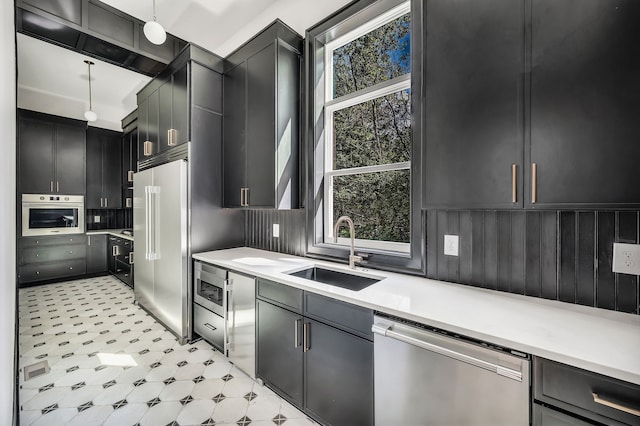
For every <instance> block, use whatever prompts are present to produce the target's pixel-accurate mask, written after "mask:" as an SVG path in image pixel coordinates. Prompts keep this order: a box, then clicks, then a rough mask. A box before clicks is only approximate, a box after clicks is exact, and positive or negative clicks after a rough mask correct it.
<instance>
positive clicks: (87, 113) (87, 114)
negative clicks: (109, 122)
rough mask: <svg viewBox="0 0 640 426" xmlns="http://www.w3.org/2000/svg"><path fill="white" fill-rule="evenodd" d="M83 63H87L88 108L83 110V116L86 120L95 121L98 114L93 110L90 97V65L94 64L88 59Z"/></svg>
mask: <svg viewBox="0 0 640 426" xmlns="http://www.w3.org/2000/svg"><path fill="white" fill-rule="evenodd" d="M84 63H85V64H87V67H88V68H89V109H88V110H86V111H85V112H84V118H86V119H87V121H96V120H97V119H98V114H96V113H95V112H93V103H92V99H91V65H95V64H94V63H93V62H91V61H88V60H87V61H84Z"/></svg>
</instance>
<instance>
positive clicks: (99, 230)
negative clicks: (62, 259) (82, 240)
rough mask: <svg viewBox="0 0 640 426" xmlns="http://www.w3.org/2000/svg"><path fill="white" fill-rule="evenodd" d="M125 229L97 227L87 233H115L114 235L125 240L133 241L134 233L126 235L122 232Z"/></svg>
mask: <svg viewBox="0 0 640 426" xmlns="http://www.w3.org/2000/svg"><path fill="white" fill-rule="evenodd" d="M123 229H126V228H121V229H96V230H93V231H87V232H86V234H87V235H105V234H106V235H113V236H114V237H120V238H123V239H125V240H129V241H133V235H125V234H123V233H122V231H123Z"/></svg>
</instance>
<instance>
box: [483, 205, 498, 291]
mask: <svg viewBox="0 0 640 426" xmlns="http://www.w3.org/2000/svg"><path fill="white" fill-rule="evenodd" d="M483 287H485V288H491V289H494V290H496V289H497V288H498V213H497V212H495V211H486V212H484V285H483Z"/></svg>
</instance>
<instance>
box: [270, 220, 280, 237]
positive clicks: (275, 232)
mask: <svg viewBox="0 0 640 426" xmlns="http://www.w3.org/2000/svg"><path fill="white" fill-rule="evenodd" d="M272 235H273V238H279V237H280V224H278V223H274V224H273V231H272Z"/></svg>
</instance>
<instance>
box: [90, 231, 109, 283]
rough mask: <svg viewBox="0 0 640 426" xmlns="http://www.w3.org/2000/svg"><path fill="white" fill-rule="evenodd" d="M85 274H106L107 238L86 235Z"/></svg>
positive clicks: (104, 236)
mask: <svg viewBox="0 0 640 426" xmlns="http://www.w3.org/2000/svg"><path fill="white" fill-rule="evenodd" d="M86 250H87V274H102V273H105V272H107V270H108V266H107V236H106V235H87V249H86Z"/></svg>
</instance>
